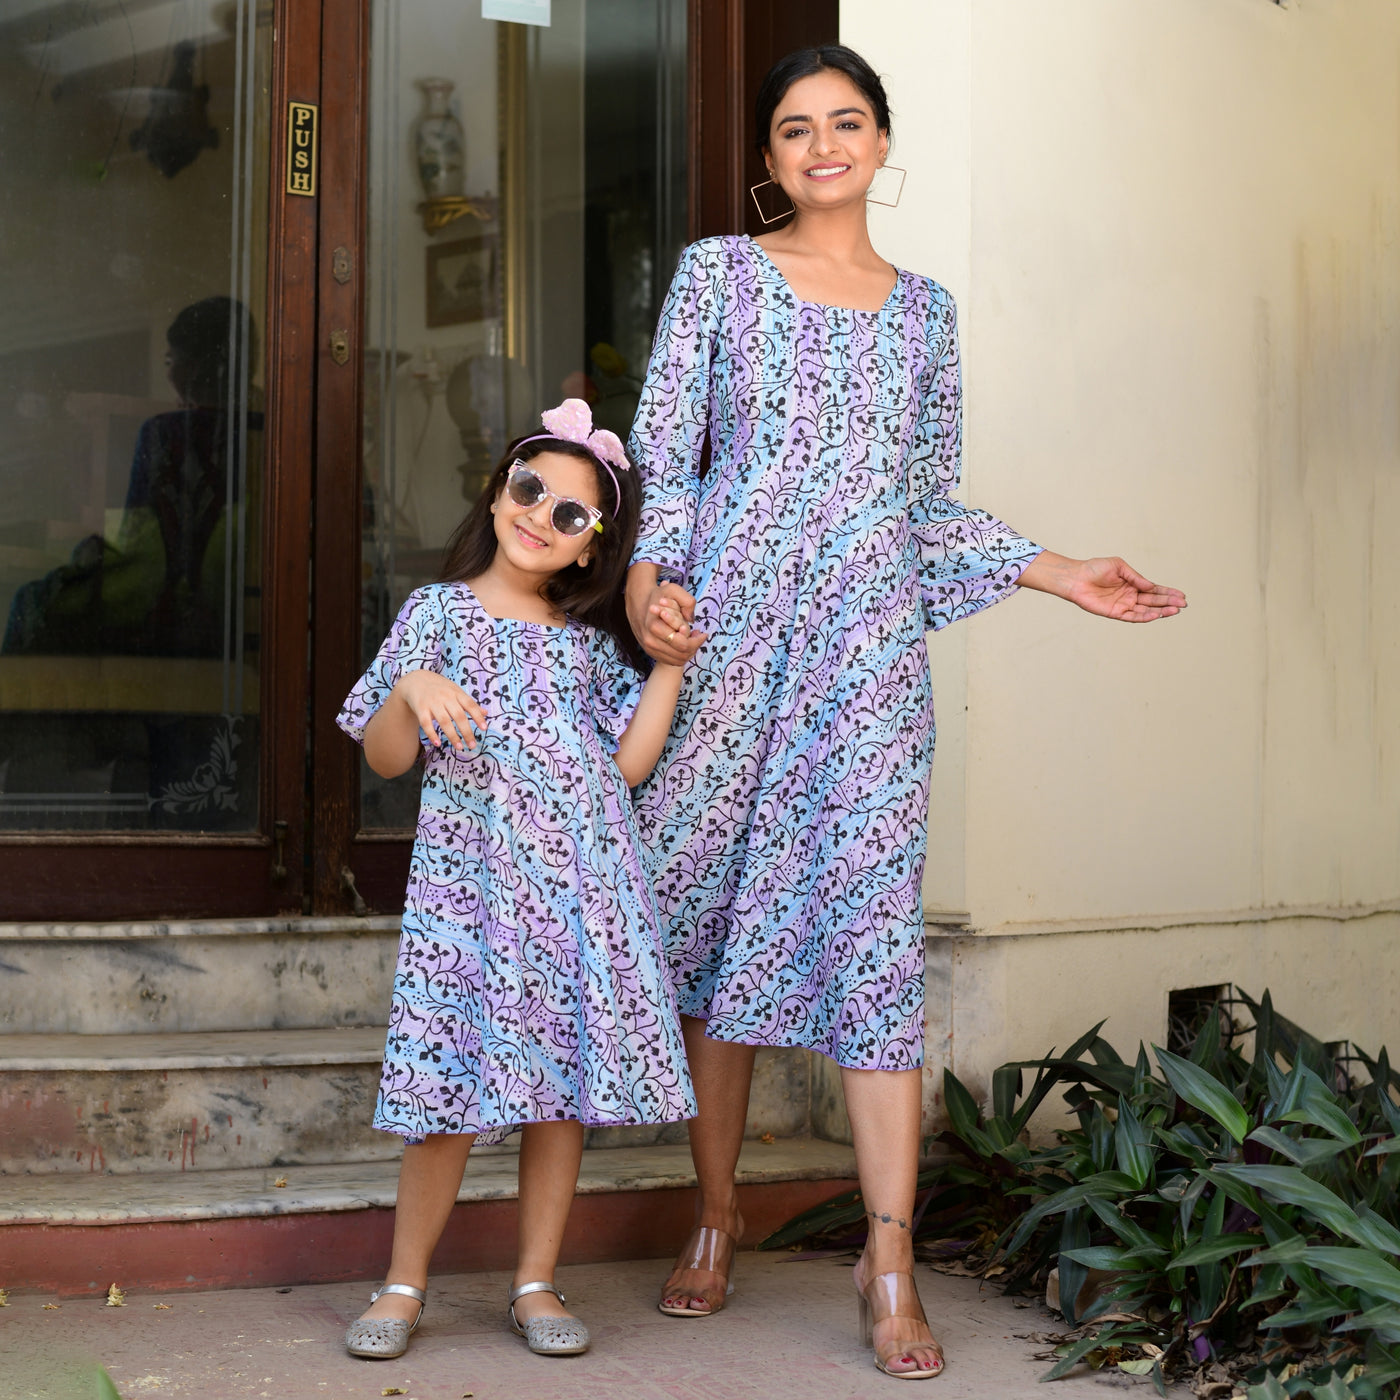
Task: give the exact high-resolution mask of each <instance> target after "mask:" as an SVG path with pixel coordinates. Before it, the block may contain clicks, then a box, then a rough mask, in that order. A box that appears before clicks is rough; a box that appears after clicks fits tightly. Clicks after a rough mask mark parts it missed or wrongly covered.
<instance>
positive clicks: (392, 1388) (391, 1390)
mask: <svg viewBox="0 0 1400 1400" xmlns="http://www.w3.org/2000/svg"><path fill="white" fill-rule="evenodd" d="M379 1393H380V1394H381V1395H407V1394H408V1391H406V1390H405V1389H404V1388H403V1386H401V1385H386V1386H385V1387H384V1389H383V1390H381V1391H380V1392H379Z"/></svg>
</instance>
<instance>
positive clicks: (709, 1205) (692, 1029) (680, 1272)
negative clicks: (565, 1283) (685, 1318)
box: [662, 1016, 755, 1312]
mask: <svg viewBox="0 0 1400 1400" xmlns="http://www.w3.org/2000/svg"><path fill="white" fill-rule="evenodd" d="M681 1032H682V1034H683V1035H684V1036H685V1052H686V1056H687V1058H688V1059H689V1061H690V1077H691V1079H692V1080H693V1081H694V1082H695V1102H696V1106H697V1107H698V1109H699V1113H698V1114H697V1115H696V1116H695V1117H694V1118H692V1119H691V1120H690V1155H691V1157H692V1158H693V1159H694V1161H695V1175H696V1177H697V1179H698V1181H699V1186H700V1201H699V1206H700V1212H699V1217H698V1219H697V1220H696V1224H697V1225H708V1226H710V1227H712V1228H713V1229H717V1230H723V1231H725V1233H726V1234H730V1235H733V1236H734V1237H735V1238H736V1239H737V1238H738V1236H739V1234H740V1232H741V1231H742V1229H743V1221H742V1220H741V1218H740V1216H739V1196H738V1192H737V1190H736V1188H735V1185H734V1172H735V1169H736V1168H737V1167H738V1165H739V1149H740V1148H741V1147H742V1146H743V1145H744V1122H745V1120H746V1119H747V1117H748V1112H749V1085H750V1083H751V1082H752V1080H753V1062H754V1054H755V1049H754V1047H753V1046H752V1045H735V1044H732V1043H731V1042H729V1041H724V1040H711V1039H710V1038H709V1037H708V1036H707V1035H706V1034H705V1022H704V1021H702V1020H699V1019H698V1018H696V1017H694V1016H682V1017H681ZM714 1281H715V1280H714V1276H713V1275H711V1274H709V1273H707V1272H705V1271H704V1270H697V1269H673V1270H672V1272H671V1277H670V1278H669V1279H667V1280H666V1287H665V1290H664V1291H663V1293H662V1301H663V1302H664V1303H665V1304H666V1306H667V1307H677V1308H689V1309H690V1310H691V1311H693V1312H708V1311H709V1305H708V1304H707V1303H706V1302H705V1300H704V1298H702V1297H700V1296H699V1295H697V1294H692V1293H689V1292H688V1291H687V1290H688V1289H691V1288H702V1287H712V1286H713V1284H714Z"/></svg>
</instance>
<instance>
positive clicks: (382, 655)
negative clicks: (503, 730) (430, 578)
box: [335, 588, 446, 744]
mask: <svg viewBox="0 0 1400 1400" xmlns="http://www.w3.org/2000/svg"><path fill="white" fill-rule="evenodd" d="M445 626H446V621H445V618H444V615H443V609H442V604H441V601H440V600H439V599H438V598H437V597H435V596H434V592H433V590H431V589H427V588H419V589H415V590H414V591H413V592H412V593H410V594H409V595H408V598H407V600H406V601H405V603H404V605H403V607H402V608H401V609H400V611H399V615H398V617H397V618H395V620H394V625H393V626H392V627H391V628H390V629H389V635H388V636H387V637H385V638H384V641H383V644H382V645H381V646H380V648H379V653H378V655H376V656H375V658H374V660H373V661H371V662H370V664H369V669H368V670H367V671H366V672H365V673H364V675H363V676H361V677H360V679H359V680H358V681H356V682H355V687H354V689H353V690H351V692H350V694H349V695H347V696H346V697H345V703H344V704H343V705H342V706H341V707H340V713H339V714H338V715H337V716H336V717H335V722H336V723H337V724H338V725H339V726H340V727H341V728H342V729H343V730H344V731H345V732H346V733H347V734H348V735H349V736H350V737H351V738H352V739H353V740H355V742H356V743H357V744H363V743H364V741H365V725H367V724H368V723H369V722H370V720H371V719H373V718H374V715H375V713H376V711H377V710H378V709H379V707H380V706H381V705H382V704H383V703H384V702H385V701H386V700H387V699H388V698H389V692H390V691H391V690H393V688H394V687H395V686H396V685H397V684H398V682H399V680H400V678H401V677H403V676H406V675H407V674H408V673H409V672H410V671H439V672H440V671H441V670H442V652H443V634H444V629H445ZM419 738H420V740H422V742H423V743H425V744H426V743H427V742H428V740H427V738H426V736H425V735H423V734H422V733H421V732H420V734H419Z"/></svg>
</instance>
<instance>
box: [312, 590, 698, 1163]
mask: <svg viewBox="0 0 1400 1400" xmlns="http://www.w3.org/2000/svg"><path fill="white" fill-rule="evenodd" d="M425 669H426V670H432V671H437V672H438V673H440V674H441V675H444V676H447V677H448V678H449V679H450V680H453V681H455V682H456V683H457V684H458V685H460V686H461V687H462V689H463V690H465V691H466V692H467V694H469V695H471V696H473V697H474V698H475V699H476V700H477V701H479V702H480V704H481V706H482V708H483V709H484V710H485V711H486V715H487V720H488V726H487V729H486V731H485V734H484V735H481V736H479V738H480V742H479V744H478V747H477V748H476V749H475V750H474V751H473V750H468V751H467V752H466V753H464V754H460V755H459V754H458V753H457V752H456V751H455V750H453V749H451V748H447V747H444V746H441V745H439V744H438V743H437V742H436V736H433V740H432V741H430V740H429V738H428V737H427V736H426V735H420V738H421V740H422V743H423V745H424V758H425V767H424V772H423V786H422V797H421V800H420V802H421V805H420V810H419V816H418V832H417V839H416V840H415V842H414V846H413V860H412V865H411V867H410V870H409V879H408V892H407V896H406V899H405V905H404V916H403V935H402V938H401V940H400V943H399V953H398V964H397V967H396V969H395V973H394V989H393V1001H392V1005H391V1009H390V1015H389V1035H388V1041H387V1044H386V1046H385V1051H384V1069H383V1073H382V1076H381V1079H380V1088H379V1100H378V1105H377V1107H376V1110H375V1116H374V1125H375V1127H377V1128H381V1129H383V1130H384V1131H385V1132H390V1133H397V1134H399V1135H400V1136H402V1137H403V1138H405V1139H406V1140H407V1141H410V1142H416V1141H421V1140H422V1138H423V1137H424V1136H425V1135H426V1134H428V1133H478V1134H480V1136H479V1138H478V1139H477V1140H478V1142H480V1143H488V1142H496V1141H499V1140H500V1139H501V1138H503V1137H505V1136H506V1135H507V1134H508V1133H510V1131H511V1130H512V1129H514V1128H516V1127H519V1126H520V1125H522V1124H525V1123H532V1122H548V1121H553V1120H557V1119H571V1120H576V1121H578V1122H582V1123H586V1124H592V1125H603V1124H608V1125H613V1124H626V1123H663V1122H677V1121H680V1120H683V1119H685V1118H690V1117H693V1116H694V1114H695V1097H694V1092H693V1090H692V1088H691V1083H690V1075H689V1072H688V1070H687V1068H686V1060H685V1048H684V1045H683V1043H682V1041H681V1036H680V1024H679V1021H678V1019H677V1015H676V1003H675V997H674V995H673V993H672V992H671V990H670V988H669V986H668V984H667V981H666V976H665V964H664V950H663V948H662V945H661V939H660V933H659V929H658V924H657V915H656V906H655V903H654V901H653V899H652V894H651V887H650V882H649V880H648V878H647V875H646V872H645V871H644V869H643V867H642V861H641V857H640V855H639V847H638V840H637V832H636V827H635V824H634V820H633V814H632V804H631V801H630V798H629V795H628V792H627V786H626V783H625V781H624V779H623V777H622V774H621V772H620V771H619V769H618V767H617V765H616V763H615V762H614V761H613V758H612V754H613V753H614V752H615V751H616V749H617V745H618V742H619V740H620V739H621V737H622V732H623V730H624V729H625V728H626V727H627V724H628V723H629V721H630V720H631V718H632V715H633V713H634V712H635V710H636V707H637V703H638V701H639V699H640V697H641V689H642V679H641V677H640V676H639V675H638V674H637V673H636V671H634V670H633V669H632V668H631V667H630V666H629V665H627V663H626V662H625V661H624V660H623V657H622V655H621V654H620V652H619V650H618V648H617V645H616V643H615V642H614V641H613V639H612V638H611V637H610V636H608V635H607V634H606V633H604V632H599V631H597V630H595V629H593V628H589V627H585V626H583V625H582V624H580V623H578V622H573V621H570V622H569V623H568V625H567V626H564V627H548V626H544V625H541V624H537V623H532V622H523V621H518V620H516V619H513V618H496V617H492V616H491V615H490V614H489V613H488V612H487V611H486V610H485V609H484V608H483V607H482V605H481V603H480V602H479V601H478V600H477V597H476V595H475V594H474V593H473V592H472V590H471V588H470V587H469V586H468V585H467V584H464V583H446V584H434V585H432V586H431V587H428V588H420V589H419V590H418V591H417V592H415V593H413V594H411V595H410V596H409V598H408V601H407V602H406V603H405V604H404V606H403V610H402V611H401V612H400V613H399V616H398V620H397V621H396V622H395V623H394V626H393V628H392V630H391V631H390V633H389V636H388V637H387V638H386V639H385V642H384V645H383V646H382V647H381V648H380V649H379V654H378V655H377V656H376V657H375V659H374V661H373V663H372V664H371V666H370V668H369V670H367V671H366V672H365V674H364V676H363V677H361V679H360V681H359V682H358V683H357V684H356V686H355V688H354V689H353V690H352V691H351V692H350V695H349V697H348V698H347V700H346V701H345V705H344V707H343V708H342V710H341V712H340V715H339V716H338V718H337V723H338V724H339V725H340V727H341V728H342V729H343V730H345V732H346V733H347V734H349V735H350V736H351V737H352V738H354V739H356V740H358V741H360V742H363V741H364V731H365V726H366V724H368V723H369V720H370V719H371V717H372V716H373V715H374V713H375V712H376V711H377V710H378V709H379V707H380V706H381V705H382V704H383V703H384V702H385V700H387V699H388V697H389V693H390V691H392V690H393V688H394V685H395V684H396V683H397V682H398V680H399V679H400V677H402V676H403V675H405V674H406V673H407V672H409V671H414V670H425Z"/></svg>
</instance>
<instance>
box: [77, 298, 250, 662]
mask: <svg viewBox="0 0 1400 1400" xmlns="http://www.w3.org/2000/svg"><path fill="white" fill-rule="evenodd" d="M166 341H167V345H168V349H167V351H166V356H165V363H166V369H167V373H168V374H169V377H170V383H171V386H172V387H173V388H174V390H175V392H176V394H178V395H179V398H180V407H179V408H178V409H175V410H173V411H171V412H169V413H160V414H157V415H156V416H155V417H153V418H148V419H147V420H146V421H145V422H144V423H143V424H142V425H141V429H140V432H139V433H138V435H137V439H136V451H135V454H134V457H133V461H132V466H131V480H130V484H129V486H128V488H127V496H126V511H125V514H124V516H123V520H122V526H121V531H120V534H119V536H118V540H117V546H118V549H119V551H120V553H121V555H122V556H123V558H124V559H125V560H128V561H130V562H132V563H135V562H137V561H144V562H145V563H146V564H147V565H148V566H149V564H150V563H151V561H152V556H153V555H154V556H155V557H158V558H160V559H161V560H162V561H163V562H162V567H161V572H160V575H159V577H158V579H151V578H149V577H146V578H141V579H139V580H138V579H133V580H132V583H133V585H134V587H133V589H131V590H128V589H117V590H114V591H113V593H112V596H110V597H109V596H106V595H107V593H108V590H105V589H104V604H106V606H105V607H104V612H105V613H106V614H107V617H106V620H107V622H108V625H109V628H110V630H111V631H112V632H113V633H114V634H115V635H112V636H111V637H110V641H111V642H113V643H115V644H116V646H115V648H114V649H118V650H122V651H141V652H146V653H150V654H154V655H164V656H219V655H222V654H223V652H224V644H225V640H226V639H225V636H224V617H225V593H226V590H227V588H228V586H229V583H228V581H227V580H226V579H225V550H224V548H223V547H222V545H223V539H224V532H225V531H226V530H227V529H228V528H229V520H228V518H227V514H226V511H227V507H228V506H229V504H230V501H232V503H233V504H234V505H237V504H238V503H239V501H240V498H241V496H242V484H241V483H240V481H239V479H238V478H239V472H238V464H239V462H240V459H241V457H242V450H243V439H244V438H245V436H246V434H247V433H248V432H250V431H251V432H256V431H258V430H260V429H261V427H262V414H261V413H260V412H256V411H250V405H249V404H248V401H247V400H248V397H249V396H248V393H247V389H246V385H247V382H248V377H249V376H250V375H251V372H252V369H253V365H254V360H255V355H256V344H255V331H254V328H253V324H252V318H251V317H250V316H249V315H248V312H247V309H246V308H245V307H244V306H243V305H242V304H241V303H239V302H237V301H234V300H232V299H231V298H229V297H208V298H206V299H205V300H203V301H198V302H195V303H194V304H193V305H191V306H187V307H185V309H184V310H183V311H181V312H180V314H179V315H178V316H176V318H175V320H174V321H173V322H171V325H170V329H169V330H168V331H167V332H166ZM230 472H232V481H230ZM230 486H231V487H232V491H231V492H230ZM216 546H217V547H216ZM145 572H146V571H145V570H138V573H145ZM153 583H154V584H155V590H154V598H153V600H152V599H151V593H150V592H149V591H148V590H149V588H150V586H151V584H153ZM132 593H140V594H144V595H145V597H144V598H143V599H142V602H145V601H147V600H150V604H149V610H148V611H146V612H145V615H144V617H137V616H133V611H141V609H139V608H138V609H135V610H133V608H132V607H131V604H132V603H134V602H135V601H136V599H135V597H134V596H123V595H129V594H132ZM123 633H124V634H126V635H125V636H122V635H121V634H123Z"/></svg>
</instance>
